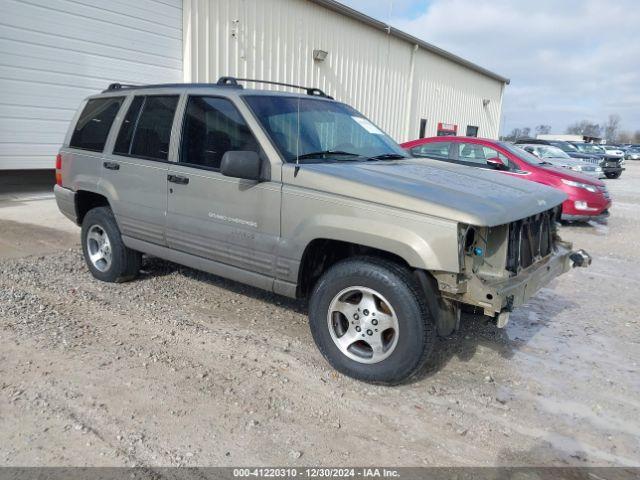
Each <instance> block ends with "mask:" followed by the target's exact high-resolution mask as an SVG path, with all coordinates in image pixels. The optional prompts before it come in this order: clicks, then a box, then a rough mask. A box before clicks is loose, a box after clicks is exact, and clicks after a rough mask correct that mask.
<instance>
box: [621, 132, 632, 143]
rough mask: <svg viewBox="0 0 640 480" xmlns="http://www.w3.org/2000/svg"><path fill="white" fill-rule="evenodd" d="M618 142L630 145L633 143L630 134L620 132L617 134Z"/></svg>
mask: <svg viewBox="0 0 640 480" xmlns="http://www.w3.org/2000/svg"><path fill="white" fill-rule="evenodd" d="M618 141H619V142H620V143H631V142H632V141H633V135H632V134H631V132H620V133H619V134H618Z"/></svg>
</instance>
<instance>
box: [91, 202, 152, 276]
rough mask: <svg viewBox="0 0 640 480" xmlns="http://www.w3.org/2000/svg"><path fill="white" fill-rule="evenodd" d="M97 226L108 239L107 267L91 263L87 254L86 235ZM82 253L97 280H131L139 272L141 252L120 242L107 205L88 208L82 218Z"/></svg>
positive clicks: (111, 213)
mask: <svg viewBox="0 0 640 480" xmlns="http://www.w3.org/2000/svg"><path fill="white" fill-rule="evenodd" d="M95 226H97V227H99V229H101V230H103V231H104V234H106V236H107V237H108V239H109V243H110V250H111V262H110V265H109V266H108V268H106V269H104V270H101V269H99V268H97V267H96V265H94V264H93V262H92V261H91V259H90V256H89V251H88V249H89V246H88V242H87V236H88V233H89V231H90V230H91V229H92V228H93V227H95ZM81 239H82V253H83V254H84V260H85V262H86V263H87V266H88V267H89V270H90V271H91V274H92V275H93V276H94V277H95V278H97V279H98V280H102V281H103V282H110V283H113V282H115V283H119V282H126V281H128V280H132V279H134V278H136V277H137V276H138V273H139V272H140V264H141V263H142V254H141V253H140V252H137V251H135V250H131V249H130V248H127V247H126V246H125V245H124V243H123V242H122V235H121V234H120V229H119V228H118V224H117V223H116V219H115V217H114V216H113V212H112V211H111V208H109V207H96V208H94V209H92V210H89V211H88V212H87V214H86V215H85V216H84V219H83V220H82V231H81Z"/></svg>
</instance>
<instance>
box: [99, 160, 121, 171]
mask: <svg viewBox="0 0 640 480" xmlns="http://www.w3.org/2000/svg"><path fill="white" fill-rule="evenodd" d="M102 166H103V167H104V168H108V169H109V170H120V164H119V163H116V162H104V163H103V164H102Z"/></svg>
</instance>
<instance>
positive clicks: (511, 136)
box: [503, 128, 522, 142]
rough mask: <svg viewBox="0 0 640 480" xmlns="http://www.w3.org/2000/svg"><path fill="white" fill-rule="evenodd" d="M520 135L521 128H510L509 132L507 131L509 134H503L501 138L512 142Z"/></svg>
mask: <svg viewBox="0 0 640 480" xmlns="http://www.w3.org/2000/svg"><path fill="white" fill-rule="evenodd" d="M520 137H522V130H520V129H519V128H514V129H513V130H511V133H509V135H505V136H504V137H503V140H506V141H508V142H513V141H515V140H517V139H519V138H520Z"/></svg>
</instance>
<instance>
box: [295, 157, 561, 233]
mask: <svg viewBox="0 0 640 480" xmlns="http://www.w3.org/2000/svg"><path fill="white" fill-rule="evenodd" d="M292 184H294V185H296V186H300V187H305V188H310V189H315V190H321V191H325V192H329V193H333V194H335V195H340V196H343V197H350V198H355V199H358V200H364V201H368V202H374V203H377V204H380V205H384V206H390V207H393V208H398V209H403V210H408V211H413V212H417V213H423V214H426V215H430V216H434V217H440V218H444V219H448V220H453V221H456V222H460V223H466V224H469V225H476V226H495V225H502V224H505V223H509V222H512V221H515V220H519V219H521V218H525V217H528V216H531V215H535V214H536V213H539V212H542V211H545V210H548V209H550V208H553V207H555V206H556V205H559V204H561V203H562V202H563V201H564V200H565V199H566V198H567V197H566V195H565V194H564V193H563V192H561V191H560V190H556V189H555V188H551V187H547V186H544V185H541V184H539V183H535V182H532V181H528V180H523V179H521V178H516V177H512V176H510V175H505V174H503V173H502V172H500V171H497V170H489V169H482V168H474V167H467V166H464V165H455V164H451V163H445V162H441V161H438V160H429V159H417V158H416V159H406V160H395V161H393V160H392V161H384V162H383V161H379V162H340V163H315V164H306V165H300V167H299V171H298V174H297V175H296V176H295V177H294V180H293V181H292Z"/></svg>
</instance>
